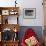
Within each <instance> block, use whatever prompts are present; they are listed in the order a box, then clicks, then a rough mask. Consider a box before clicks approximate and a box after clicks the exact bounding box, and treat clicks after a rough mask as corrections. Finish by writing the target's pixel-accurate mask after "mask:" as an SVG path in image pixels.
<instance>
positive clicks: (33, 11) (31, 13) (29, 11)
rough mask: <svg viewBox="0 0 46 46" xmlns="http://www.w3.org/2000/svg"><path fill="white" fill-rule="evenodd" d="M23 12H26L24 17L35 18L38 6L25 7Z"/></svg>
mask: <svg viewBox="0 0 46 46" xmlns="http://www.w3.org/2000/svg"><path fill="white" fill-rule="evenodd" d="M23 14H24V18H27V19H35V18H36V8H24V9H23Z"/></svg>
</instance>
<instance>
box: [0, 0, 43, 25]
mask: <svg viewBox="0 0 46 46" xmlns="http://www.w3.org/2000/svg"><path fill="white" fill-rule="evenodd" d="M14 1H15V0H9V1H8V0H0V6H2V7H4V6H5V7H6V6H15V3H14ZM17 2H18V6H19V7H20V17H19V24H20V25H21V26H43V6H42V0H17ZM23 8H36V19H24V18H23Z"/></svg>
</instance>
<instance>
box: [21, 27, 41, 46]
mask: <svg viewBox="0 0 46 46" xmlns="http://www.w3.org/2000/svg"><path fill="white" fill-rule="evenodd" d="M32 36H34V37H35V38H36V39H37V35H36V33H35V32H34V31H33V30H32V28H28V29H27V30H26V32H25V34H24V37H23V38H22V42H21V46H27V45H26V43H25V40H26V39H28V38H30V37H32ZM37 41H38V40H37ZM35 46H41V44H40V42H39V41H38V42H37V44H36V45H35Z"/></svg>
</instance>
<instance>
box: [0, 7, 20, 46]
mask: <svg viewBox="0 0 46 46" xmlns="http://www.w3.org/2000/svg"><path fill="white" fill-rule="evenodd" d="M18 17H19V7H0V32H1V34H0V35H1V38H0V39H1V41H0V46H18V40H19V39H17V40H16V38H15V37H16V36H17V34H18V31H19V24H18ZM4 32H6V35H7V36H8V37H9V35H10V33H8V32H12V33H13V35H12V34H11V35H12V36H10V37H11V39H10V40H8V41H7V40H5V39H4V37H2V35H4ZM16 33H17V34H16ZM4 36H5V35H4ZM17 37H18V36H17ZM5 38H6V36H5ZM6 39H9V38H6ZM14 39H15V40H14Z"/></svg>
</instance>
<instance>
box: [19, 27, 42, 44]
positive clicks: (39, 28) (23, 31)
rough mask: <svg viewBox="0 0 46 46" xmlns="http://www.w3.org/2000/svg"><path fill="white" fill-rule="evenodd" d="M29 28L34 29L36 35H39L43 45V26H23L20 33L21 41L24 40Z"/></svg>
mask: <svg viewBox="0 0 46 46" xmlns="http://www.w3.org/2000/svg"><path fill="white" fill-rule="evenodd" d="M28 28H32V29H33V30H34V31H35V32H36V34H37V37H38V39H39V41H40V42H41V43H43V30H42V26H21V27H20V32H19V39H20V42H21V40H22V38H23V35H24V33H25V31H26V30H27V29H28Z"/></svg>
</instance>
